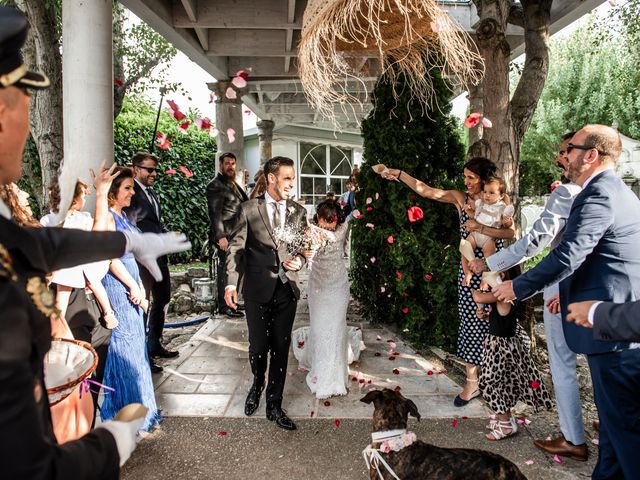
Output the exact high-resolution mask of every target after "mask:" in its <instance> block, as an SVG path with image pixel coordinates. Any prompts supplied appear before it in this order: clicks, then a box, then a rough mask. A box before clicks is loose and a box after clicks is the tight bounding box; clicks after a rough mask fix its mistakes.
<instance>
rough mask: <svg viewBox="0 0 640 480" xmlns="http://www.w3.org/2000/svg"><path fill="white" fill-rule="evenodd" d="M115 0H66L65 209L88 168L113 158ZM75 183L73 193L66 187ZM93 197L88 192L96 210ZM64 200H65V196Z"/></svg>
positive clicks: (63, 62) (63, 68)
mask: <svg viewBox="0 0 640 480" xmlns="http://www.w3.org/2000/svg"><path fill="white" fill-rule="evenodd" d="M112 15H113V14H112V1H111V0H91V1H90V2H87V1H86V0H63V2H62V45H64V47H63V52H62V80H63V89H62V90H63V102H64V103H63V122H64V160H63V164H62V174H61V179H60V182H61V190H64V191H62V192H61V194H62V196H63V199H62V202H61V210H62V209H63V208H66V207H65V205H70V203H71V199H70V198H67V197H68V196H69V195H70V196H73V187H74V186H75V182H76V181H77V180H78V179H80V180H83V181H84V182H89V183H90V180H91V179H90V177H89V168H92V169H93V170H96V169H97V167H98V166H99V165H100V162H102V161H103V160H107V164H111V163H113V55H112V48H113V47H112V45H113V42H112V36H113V27H112V22H113V20H112ZM70 188H71V192H70V193H68V190H69V189H70ZM92 198H93V197H88V200H90V201H91V205H87V208H86V209H87V210H88V211H92V210H93V209H94V203H93V200H92ZM65 200H66V201H65Z"/></svg>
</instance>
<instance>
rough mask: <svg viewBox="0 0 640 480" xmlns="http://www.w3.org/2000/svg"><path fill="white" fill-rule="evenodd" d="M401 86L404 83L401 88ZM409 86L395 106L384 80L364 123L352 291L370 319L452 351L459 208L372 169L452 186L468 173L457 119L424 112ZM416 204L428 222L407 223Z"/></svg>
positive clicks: (441, 88) (445, 93) (441, 91)
mask: <svg viewBox="0 0 640 480" xmlns="http://www.w3.org/2000/svg"><path fill="white" fill-rule="evenodd" d="M432 75H433V81H434V85H435V86H436V91H437V92H438V94H437V96H438V103H439V104H440V105H447V104H448V102H449V101H450V94H449V90H448V88H447V87H446V85H445V83H444V81H443V80H442V78H441V77H440V74H439V72H437V71H433V72H432ZM403 88H404V85H403V82H402V81H399V83H398V85H396V89H397V91H402V90H403ZM404 91H405V93H403V94H402V96H401V98H400V99H399V101H398V103H397V105H396V101H395V100H394V99H393V96H392V93H391V92H392V88H391V85H389V84H387V83H384V82H383V81H380V82H378V85H377V86H376V88H375V91H374V93H373V102H374V110H373V111H372V113H371V114H369V116H368V117H367V118H366V119H365V120H364V121H363V122H362V134H363V137H364V158H365V159H366V161H365V163H364V164H363V166H362V171H361V173H360V174H359V175H358V184H359V187H360V191H359V192H358V194H357V195H356V202H357V205H358V208H359V209H360V211H361V213H362V214H363V218H361V219H357V220H354V223H353V234H352V262H351V278H352V293H353V295H354V296H355V298H357V299H358V301H359V302H360V303H361V305H362V309H363V313H364V315H365V316H366V317H367V318H368V319H370V320H372V321H374V322H383V323H395V324H397V325H398V326H400V327H401V328H402V329H403V330H404V331H405V334H406V335H407V336H408V337H409V338H411V339H412V340H414V341H417V342H418V343H422V344H430V345H439V346H441V347H443V348H447V349H452V348H453V347H454V345H455V343H456V337H457V329H458V313H457V307H456V305H457V298H458V295H457V287H456V274H457V271H458V264H459V260H460V254H459V253H458V248H457V246H458V243H459V233H458V218H457V215H456V210H455V208H454V207H453V206H452V205H447V204H442V203H438V202H434V201H428V200H425V199H423V198H422V197H420V196H419V195H417V194H415V193H414V192H413V191H411V190H410V189H409V188H407V187H406V186H405V185H404V184H402V183H400V182H389V181H387V180H384V179H382V178H380V177H379V176H378V175H376V174H375V173H374V172H373V171H372V170H371V168H370V167H371V166H372V165H375V164H377V163H384V164H386V165H387V166H389V167H393V168H399V169H401V170H403V171H405V172H407V173H409V174H410V175H412V176H414V177H416V178H418V179H421V180H424V181H425V182H427V183H428V184H430V185H433V186H436V187H440V188H445V189H450V188H455V179H457V178H458V177H459V176H460V173H461V172H462V163H463V159H464V150H463V147H462V144H461V143H460V139H459V137H458V135H457V127H456V123H455V121H454V120H452V119H451V118H450V117H448V116H446V115H444V114H443V113H442V112H440V111H438V110H432V111H429V112H426V113H427V114H428V116H425V115H423V113H422V107H421V106H419V105H417V104H416V103H410V102H409V99H408V94H407V92H406V89H404ZM369 198H370V199H371V203H370V204H368V203H367V200H368V199H369ZM411 206H419V207H420V208H422V210H423V211H424V219H423V220H419V221H417V222H414V223H411V222H410V221H409V219H408V215H407V210H408V209H409V207H411ZM367 224H373V225H374V228H370V227H367ZM390 236H392V237H393V243H389V242H388V238H389V237H390ZM407 308H408V311H407V312H406V313H405V312H403V309H407Z"/></svg>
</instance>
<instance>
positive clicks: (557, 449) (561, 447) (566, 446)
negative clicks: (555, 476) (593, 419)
mask: <svg viewBox="0 0 640 480" xmlns="http://www.w3.org/2000/svg"><path fill="white" fill-rule="evenodd" d="M533 444H534V445H535V446H536V447H538V448H539V449H540V450H543V451H545V452H547V453H550V454H551V455H560V456H561V457H569V458H572V459H574V460H578V461H579V462H586V461H587V458H589V449H588V448H587V444H586V443H583V444H582V445H574V444H572V443H569V442H567V441H566V440H565V438H564V436H562V435H561V436H559V437H558V438H554V439H553V440H534V441H533Z"/></svg>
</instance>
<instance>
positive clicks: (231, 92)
mask: <svg viewBox="0 0 640 480" xmlns="http://www.w3.org/2000/svg"><path fill="white" fill-rule="evenodd" d="M224 96H225V97H227V98H228V99H229V100H235V99H236V98H238V95H237V94H236V91H235V90H234V89H233V88H231V87H229V88H227V91H226V92H225V93H224Z"/></svg>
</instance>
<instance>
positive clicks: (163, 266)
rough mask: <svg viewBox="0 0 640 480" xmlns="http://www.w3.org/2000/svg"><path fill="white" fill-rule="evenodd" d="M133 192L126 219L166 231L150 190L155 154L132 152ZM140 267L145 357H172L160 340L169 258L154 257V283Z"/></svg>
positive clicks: (173, 353) (155, 367)
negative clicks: (147, 304)
mask: <svg viewBox="0 0 640 480" xmlns="http://www.w3.org/2000/svg"><path fill="white" fill-rule="evenodd" d="M131 162H132V164H133V175H134V180H135V181H134V182H133V188H134V191H135V195H134V196H133V197H132V198H131V206H129V207H127V208H125V209H124V211H125V213H126V214H127V216H128V217H129V220H131V222H132V223H133V224H134V225H135V226H136V227H138V228H139V229H140V230H141V231H142V232H151V233H166V232H167V231H168V230H167V229H166V228H165V226H164V224H163V223H162V208H161V206H160V199H159V198H158V195H157V194H156V192H155V191H154V190H153V185H154V184H155V183H156V177H157V175H158V157H156V156H155V155H152V154H151V153H147V152H138V153H136V154H134V155H133V158H132V160H131ZM138 265H139V267H140V279H141V280H142V285H143V286H144V289H145V293H146V295H147V300H149V298H152V303H151V308H150V309H149V312H148V315H147V316H146V319H147V325H148V327H149V329H148V335H147V349H148V350H149V357H163V358H172V357H177V356H178V352H176V351H170V350H167V349H166V348H164V346H163V345H162V343H160V340H161V339H162V331H163V330H164V320H165V315H166V308H167V305H169V301H170V300H171V278H170V277H169V259H168V258H167V256H166V255H165V256H162V257H160V258H158V266H159V267H160V271H161V272H162V280H160V281H159V282H156V281H155V280H154V279H153V277H152V276H151V274H150V273H149V271H148V270H147V269H146V268H144V267H143V266H142V265H140V264H138ZM161 371H162V367H161V366H159V365H157V364H155V363H153V362H152V363H151V372H152V373H158V372H161Z"/></svg>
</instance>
